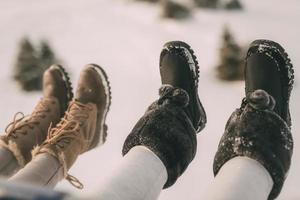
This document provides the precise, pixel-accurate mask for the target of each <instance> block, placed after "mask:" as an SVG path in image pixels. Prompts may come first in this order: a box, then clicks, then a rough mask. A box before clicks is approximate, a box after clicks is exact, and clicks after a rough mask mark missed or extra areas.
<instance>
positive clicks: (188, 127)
mask: <svg viewBox="0 0 300 200" xmlns="http://www.w3.org/2000/svg"><path fill="white" fill-rule="evenodd" d="M160 71H161V78H162V84H163V85H162V87H161V88H160V90H159V96H160V97H159V99H158V100H157V101H155V102H154V103H153V104H152V105H150V107H149V108H148V109H147V111H146V113H145V114H144V116H142V118H141V119H140V120H139V121H138V122H137V124H136V125H135V127H134V128H133V130H132V131H131V133H130V134H129V135H128V137H127V138H126V140H125V143H124V146H123V155H125V154H127V153H128V152H129V151H130V149H131V148H133V147H134V146H138V145H142V146H145V147H147V148H148V149H150V150H151V151H152V152H154V153H155V154H156V155H157V156H158V157H159V158H160V160H161V161H162V162H163V163H164V165H165V167H166V169H167V172H168V180H167V182H166V183H165V185H164V188H167V187H170V186H171V185H173V184H174V183H175V182H176V180H177V178H178V177H179V176H180V175H181V174H182V173H183V172H184V171H185V170H186V168H187V167H188V165H189V164H190V162H191V161H192V160H193V158H194V157H195V154H196V149H197V140H196V130H199V131H200V130H201V129H203V127H204V125H205V123H206V116H205V112H204V109H203V107H202V106H201V103H200V100H199V98H198V92H197V85H198V65H197V61H196V58H195V56H194V55H193V53H192V50H191V49H190V47H189V46H188V45H187V44H185V43H183V42H169V43H167V44H166V45H165V46H164V49H163V50H162V53H161V58H160Z"/></svg>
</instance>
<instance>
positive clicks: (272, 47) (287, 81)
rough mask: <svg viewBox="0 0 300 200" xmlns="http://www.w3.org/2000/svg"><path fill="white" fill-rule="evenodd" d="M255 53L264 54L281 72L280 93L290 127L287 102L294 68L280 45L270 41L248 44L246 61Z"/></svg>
mask: <svg viewBox="0 0 300 200" xmlns="http://www.w3.org/2000/svg"><path fill="white" fill-rule="evenodd" d="M257 52H259V53H264V54H265V55H267V56H269V57H270V58H271V59H272V60H274V61H275V62H276V63H277V65H278V66H279V69H278V70H279V71H280V72H283V73H281V74H282V76H281V81H282V82H283V88H282V91H283V94H284V100H285V102H286V103H287V111H288V116H287V117H288V119H287V124H288V125H289V126H291V119H290V110H289V101H290V95H291V92H292V89H293V84H294V68H293V64H292V63H291V59H290V58H289V56H288V54H287V53H286V51H285V50H284V48H283V47H282V46H281V45H280V44H278V43H276V42H274V41H270V40H255V41H253V42H252V43H251V44H250V48H249V50H248V53H247V57H246V59H247V58H248V57H249V56H251V55H252V54H253V53H257ZM278 62H280V63H278ZM285 91H287V92H285Z"/></svg>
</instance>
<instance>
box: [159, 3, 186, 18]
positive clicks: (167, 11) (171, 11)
mask: <svg viewBox="0 0 300 200" xmlns="http://www.w3.org/2000/svg"><path fill="white" fill-rule="evenodd" d="M161 6H162V14H161V16H162V17H163V18H173V19H183V18H187V17H189V16H190V15H191V11H190V9H189V8H188V7H186V6H184V5H182V4H180V3H177V2H176V1H173V0H161Z"/></svg>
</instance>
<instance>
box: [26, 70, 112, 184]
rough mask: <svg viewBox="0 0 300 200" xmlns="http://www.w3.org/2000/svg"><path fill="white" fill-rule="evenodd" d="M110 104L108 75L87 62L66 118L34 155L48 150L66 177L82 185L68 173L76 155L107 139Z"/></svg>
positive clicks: (35, 150)
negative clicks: (106, 120) (57, 161)
mask: <svg viewBox="0 0 300 200" xmlns="http://www.w3.org/2000/svg"><path fill="white" fill-rule="evenodd" d="M110 103H111V92H110V86H109V82H108V79H107V76H106V74H105V72H104V70H103V69H102V68H100V67H99V66H97V65H94V64H90V65H87V66H86V67H85V68H84V69H83V70H82V72H81V74H80V78H79V82H78V86H77V90H76V95H75V99H74V100H73V101H71V103H70V105H69V107H68V109H67V111H66V113H65V115H64V118H62V119H61V121H60V122H59V123H58V124H57V125H56V127H53V128H52V129H51V130H49V132H48V135H47V139H46V140H45V141H44V143H43V144H42V145H40V146H38V147H37V148H35V149H34V151H33V152H32V154H33V156H36V155H37V154H40V153H49V154H51V155H52V156H54V157H56V158H57V159H58V160H59V162H60V163H61V164H62V166H63V172H64V177H66V179H67V180H69V181H70V183H71V184H72V185H73V186H75V187H77V188H82V187H83V185H82V184H81V183H80V182H79V181H78V180H77V179H76V178H75V177H73V176H71V175H68V174H67V172H68V170H69V169H70V168H71V166H72V165H73V164H74V162H75V160H76V159H77V157H78V156H79V155H80V154H82V153H84V152H86V151H88V150H90V149H92V148H94V147H96V146H97V145H99V144H102V143H104V142H105V139H106V136H107V126H106V124H105V119H106V115H107V112H108V110H109V107H110Z"/></svg>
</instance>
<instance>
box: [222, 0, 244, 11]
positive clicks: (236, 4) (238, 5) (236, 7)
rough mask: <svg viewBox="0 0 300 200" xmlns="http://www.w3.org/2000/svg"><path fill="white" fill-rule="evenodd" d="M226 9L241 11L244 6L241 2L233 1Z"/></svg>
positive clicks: (228, 3)
mask: <svg viewBox="0 0 300 200" xmlns="http://www.w3.org/2000/svg"><path fill="white" fill-rule="evenodd" d="M225 8H226V9H228V10H241V9H243V6H242V4H241V3H240V1H239V0H231V1H229V2H227V3H226V4H225Z"/></svg>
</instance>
